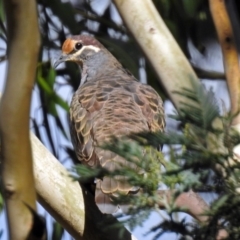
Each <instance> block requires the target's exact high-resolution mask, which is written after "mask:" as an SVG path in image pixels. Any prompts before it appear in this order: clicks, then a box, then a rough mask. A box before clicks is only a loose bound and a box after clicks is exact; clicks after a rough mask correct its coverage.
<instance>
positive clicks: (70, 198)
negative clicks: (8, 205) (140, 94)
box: [31, 134, 134, 240]
mask: <svg viewBox="0 0 240 240" xmlns="http://www.w3.org/2000/svg"><path fill="white" fill-rule="evenodd" d="M31 141H32V149H33V158H34V173H35V182H36V191H37V194H38V200H39V202H40V203H41V204H42V205H43V207H44V208H45V209H46V210H47V211H48V212H49V213H50V214H51V215H52V216H53V217H54V218H55V219H56V220H57V221H58V222H59V223H60V224H61V225H62V226H63V227H64V228H65V229H66V230H67V231H68V232H69V233H70V234H71V235H72V236H73V237H74V238H76V239H84V240H88V239H90V240H92V239H94V240H108V239H109V240H111V239H116V240H118V239H119V240H120V239H126V240H128V239H129V240H130V239H134V237H133V236H132V235H131V233H129V232H128V231H127V230H126V229H125V228H124V227H123V226H121V227H120V228H118V229H117V228H107V227H108V226H109V225H110V224H116V223H118V221H117V220H116V219H115V218H114V217H113V216H111V215H106V214H102V213H101V212H100V211H99V209H98V208H97V206H96V204H95V203H94V198H93V196H91V195H90V194H89V193H88V192H87V191H84V189H83V188H82V187H81V186H80V185H79V183H78V182H76V181H73V179H72V177H70V174H69V172H68V171H67V170H66V169H65V168H64V167H63V166H62V165H61V164H60V163H59V161H58V160H57V159H55V158H54V156H53V155H52V154H51V153H50V152H49V151H48V150H47V149H46V148H45V147H44V146H43V144H42V143H41V142H40V141H39V140H38V139H37V138H36V137H35V136H34V135H33V134H31ZM120 231H122V232H121V233H122V234H123V235H122V237H120Z"/></svg>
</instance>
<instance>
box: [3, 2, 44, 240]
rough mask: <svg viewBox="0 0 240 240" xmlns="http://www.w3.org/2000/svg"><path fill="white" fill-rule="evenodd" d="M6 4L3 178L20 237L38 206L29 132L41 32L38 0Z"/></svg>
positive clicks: (13, 230)
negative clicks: (6, 67)
mask: <svg viewBox="0 0 240 240" xmlns="http://www.w3.org/2000/svg"><path fill="white" fill-rule="evenodd" d="M4 4H5V10H6V15H7V29H8V59H9V64H8V69H7V81H6V87H5V91H4V94H3V97H2V102H1V109H0V111H1V112H0V129H1V141H2V160H3V162H2V182H3V192H4V198H5V203H6V208H7V217H8V226H9V235H10V239H16V240H18V239H27V237H30V234H31V233H30V231H31V228H32V224H33V216H32V213H31V211H30V208H31V209H33V210H35V209H36V193H35V187H34V177H33V168H32V154H31V146H30V140H29V134H28V133H29V109H30V100H31V92H32V88H33V83H34V79H35V71H36V66H37V57H38V50H39V46H40V36H39V31H38V21H37V9H36V2H35V1H28V0H22V1H16V0H5V1H4ZM29 23H31V24H29ZM29 207H30V208H29Z"/></svg>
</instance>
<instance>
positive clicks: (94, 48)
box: [72, 45, 100, 57]
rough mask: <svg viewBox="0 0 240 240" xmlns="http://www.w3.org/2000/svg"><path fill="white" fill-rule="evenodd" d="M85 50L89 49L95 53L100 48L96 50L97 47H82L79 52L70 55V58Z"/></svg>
mask: <svg viewBox="0 0 240 240" xmlns="http://www.w3.org/2000/svg"><path fill="white" fill-rule="evenodd" d="M85 49H91V50H93V51H94V52H96V53H97V52H99V51H100V48H98V47H94V46H90V45H89V46H84V47H82V48H81V49H80V50H79V51H77V52H75V53H74V54H72V57H75V56H79V55H80V54H81V53H82V52H83V51H84V50H85Z"/></svg>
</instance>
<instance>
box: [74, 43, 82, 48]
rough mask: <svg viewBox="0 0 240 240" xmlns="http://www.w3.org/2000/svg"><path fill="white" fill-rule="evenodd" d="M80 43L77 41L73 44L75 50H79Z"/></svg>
mask: <svg viewBox="0 0 240 240" xmlns="http://www.w3.org/2000/svg"><path fill="white" fill-rule="evenodd" d="M82 46H83V45H82V43H80V42H77V43H76V44H75V49H76V50H80V49H81V48H82Z"/></svg>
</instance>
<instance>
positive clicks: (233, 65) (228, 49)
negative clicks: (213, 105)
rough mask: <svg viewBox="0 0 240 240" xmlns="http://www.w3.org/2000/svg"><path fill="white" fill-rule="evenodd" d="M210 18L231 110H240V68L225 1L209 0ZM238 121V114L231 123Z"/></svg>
mask: <svg viewBox="0 0 240 240" xmlns="http://www.w3.org/2000/svg"><path fill="white" fill-rule="evenodd" d="M209 4H210V10H211V14H212V18H213V21H214V24H215V27H216V31H217V35H218V39H219V43H220V45H221V48H222V53H223V62H224V68H225V73H226V78H227V83H228V89H229V94H230V99H231V112H232V114H236V113H238V112H239V110H240V68H239V61H238V53H237V48H236V45H235V43H234V34H233V29H232V26H231V22H230V18H229V16H228V13H227V10H226V6H225V1H223V0H209ZM239 123H240V114H238V115H237V117H235V118H234V120H233V125H236V124H239Z"/></svg>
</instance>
